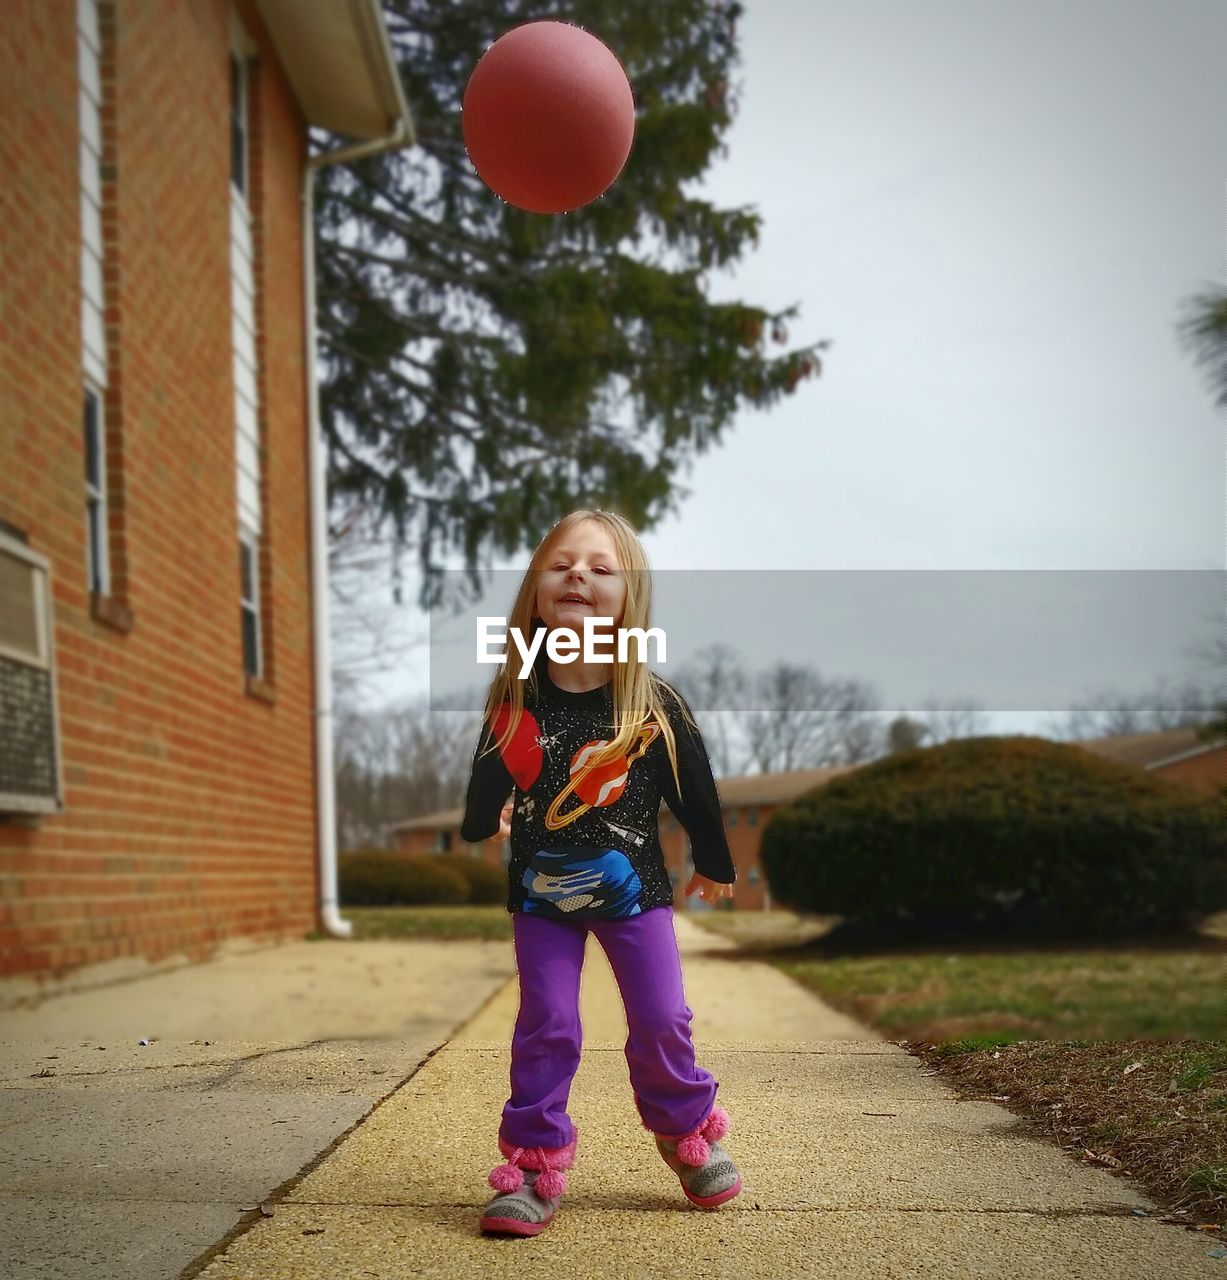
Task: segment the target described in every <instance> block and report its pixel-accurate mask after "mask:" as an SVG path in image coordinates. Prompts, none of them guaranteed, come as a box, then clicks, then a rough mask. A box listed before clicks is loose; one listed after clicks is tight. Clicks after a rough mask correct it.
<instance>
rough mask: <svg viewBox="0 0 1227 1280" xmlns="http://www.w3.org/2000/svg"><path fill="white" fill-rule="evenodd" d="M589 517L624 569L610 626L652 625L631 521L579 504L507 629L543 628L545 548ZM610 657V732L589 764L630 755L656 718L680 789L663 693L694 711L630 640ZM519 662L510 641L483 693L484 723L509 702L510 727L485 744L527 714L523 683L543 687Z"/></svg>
mask: <svg viewBox="0 0 1227 1280" xmlns="http://www.w3.org/2000/svg"><path fill="white" fill-rule="evenodd" d="M589 520H591V521H594V522H595V523H597V524H599V525H602V526H603V527H604V528H605V529H606V530H607V531H608V533H609V535H610V537H611V538H612V540H613V544H614V547H615V549H616V551H617V555H618V568H619V569H620V570H621V571H622V572H623V573H624V574H625V575H626V602H625V604H624V606H623V610H622V617H621V618H615V619H614V627H615V630H616V628H618V627H642V628H643V629H644V630H645V631H646V630H647V628H648V627H649V626H650V625H651V613H652V571H651V569H650V568H649V567H648V558H647V555H646V554H645V553H644V550H643V545H642V544H641V543H640V541H639V536H638V534H636V532H635V530H634V528H633V527H632V526H631V524H630V522H629V521H628V520H627V519H626V518H625V517H624V516H622V515H620V514H618V513H617V512H615V511H604V510H602V509H600V508H596V509H592V508H588V507H580V508H578V509H577V510H575V511H571V512H569V513H568V514H567V515H565V516H563V517H562V518H561V519H560V520H556V521H555V522H554V524H553V526H552V527H551V528H550V531H549V532H548V533H547V534H546V535H545V537H544V538H542V539H541V542H540V543H539V544H538V546H537V549H536V551H534V552H533V555H532V559H531V560H530V561H529V565H528V569H527V571H526V572H525V574H524V578H523V580H522V581H521V583H520V586H519V589H518V590H517V592H516V598H515V603H514V604H513V605H512V607H511V613H510V615H509V617H508V619H507V625H508V628H509V629H510V628H512V627H518V628H519V631H520V634H521V635H522V636H524V637H526V638H527V639H528V640H531V638H532V635H533V632H534V630H536V629H537V628H538V627H539V626H544V622H543V621H542V619H541V618H540V617H539V616H538V615H537V612H536V599H537V585H538V583H539V581H540V576H539V575H540V574H541V573H542V572H543V571H544V569H545V568H546V567H547V565H548V563H549V558H550V554H551V552H552V550H553V548H554V545H555V544H556V543H557V542H558V540H559V539H560V538H562V537H564V536H565V535H566V534H568V533H570V532H571V530H572V529H574V528H575V527H576V525H579V524H583V523H584V522H586V521H589ZM613 659H614V661H613V678H612V680H611V681H610V693H611V697H612V701H613V724H614V726H615V736H614V737H613V739H612V740H611V741H610V743H609V745H608V746H607V747H606V748H604V750H602V751H601V752H600V753H599V755H597V756H594V757H593V758H592V763H594V764H607V763H609V762H610V761H612V760H615V759H617V758H618V757H619V756H625V755H627V754H628V753H629V751H630V748H631V744H632V743H633V742H634V740H635V737H636V734H637V732H638V730H639V729H640V727H641V726H642V725H643V724H644V723H645V722H647V721H648V720H652V719H654V720H655V721H656V722H657V723H658V724H659V725H660V730H661V735H662V737H663V738H664V740H665V750H666V751H667V752H668V755H669V763H670V766H671V767H672V769H673V781H674V785H675V786H676V787H677V789H678V794H679V795H680V794H681V783H680V780H679V778H678V772H677V743H676V741H675V739H674V734H673V728H672V726H671V725H670V723H669V717H668V715H667V714H666V713H665V701H664V700H665V697H668V698H669V699H670V701H671V702H672V704H673V705H674V706H675V707H676V708H677V710H678V711H679V712H680V714H681V715H682V716H683V717H684V718H685V720H686V721H687V722H689V723H690V724H691V725H693V726H694V727H695V728H696V730H697V728H698V726H697V725H695V721H694V717H693V716H692V715H691V714H690V710H689V708H688V707H687V706H686V704H685V702H683V701H682V700H681V698H680V697H679V695H678V694H677V692H676V691H675V690H674V689H673V688H672V687H671V686H670V685H668V684H667V683H666V682H665V681H664V680H663V679H661V677H659V676H657V675H656V673H655V672H653V671H652V670H651V668H649V667H647V666H646V665H644V663H642V662H640V661H639V658H638V655H637V653H636V646H635V645H630V646H629V647H628V649H627V659H626V661H625V662H619V661H618V655H617V651H616V649H615V651H614V653H613ZM546 661H548V658H547V657H546V655H545V651H544V646H543V647H542V649H541V650H539V651H538V653H537V664H538V665H539V664H540V663H543V662H546ZM523 667H524V659H523V658H522V657H521V655H520V651H519V649H518V648H517V647H516V646H515V645H514V644H513V645H510V646H509V652H508V655H507V661H506V662H505V663H503V664H502V665H501V666H500V667H499V668H498V671H497V673H496V674H495V676H494V679H493V680H491V682H490V689H489V692H488V694H487V695H486V705H485V710H484V712H483V724H484V725H485V726H486V727H487V728H489V727H490V726H492V725H493V723H494V718H495V715H496V714H497V712H498V709H499V708H500V707H501V706H502V704H503V703H504V702H510V704H511V710H510V715H509V717H508V722H507V725H506V727H505V728H504V730H503V733H502V735H501V736H500V737H499V739H498V741H497V743H495V744H493V745H492V746H491V747H490V748H489V749H490V750H495V749H496V748H497V749H500V750H501V748H502V747H503V746H504V745H505V744H506V743H508V742H510V741H511V738H512V736H513V735H514V734H515V731H516V726H517V725H518V724H519V723H520V717H521V715H523V712H524V686H525V684H526V683H527V682H532V684H533V693H534V695H537V694H539V693H540V689H541V681H540V678H539V673H538V668H537V666H534V667H533V669H532V670H531V671H530V672H529V674H528V676H527V677H526V678H525V679H524V680H521V679H520V671H521V670H523Z"/></svg>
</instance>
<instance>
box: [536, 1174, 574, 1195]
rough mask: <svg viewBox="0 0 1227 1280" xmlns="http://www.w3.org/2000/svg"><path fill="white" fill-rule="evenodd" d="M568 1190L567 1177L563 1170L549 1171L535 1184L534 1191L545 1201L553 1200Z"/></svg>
mask: <svg viewBox="0 0 1227 1280" xmlns="http://www.w3.org/2000/svg"><path fill="white" fill-rule="evenodd" d="M566 1189H567V1175H566V1174H565V1173H563V1171H562V1170H561V1169H547V1170H546V1171H545V1172H544V1173H542V1174H540V1175H539V1176H538V1178H537V1181H536V1182H535V1183H534V1184H533V1190H534V1191H536V1193H537V1194H538V1195H539V1196H541V1198H542V1199H544V1200H552V1199H553V1198H554V1197H555V1196H560V1195H562V1193H563V1192H564V1191H565V1190H566Z"/></svg>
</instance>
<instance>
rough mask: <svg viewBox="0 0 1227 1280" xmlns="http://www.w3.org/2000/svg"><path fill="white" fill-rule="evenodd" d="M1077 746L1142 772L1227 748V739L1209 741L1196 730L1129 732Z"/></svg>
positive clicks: (1088, 739) (1079, 740)
mask: <svg viewBox="0 0 1227 1280" xmlns="http://www.w3.org/2000/svg"><path fill="white" fill-rule="evenodd" d="M1073 745H1074V746H1075V747H1084V748H1085V749H1086V750H1087V751H1093V752H1094V753H1095V754H1096V755H1098V756H1107V757H1108V759H1110V760H1119V761H1120V762H1121V764H1132V765H1136V766H1137V767H1138V768H1139V769H1157V768H1159V767H1160V766H1161V765H1166V764H1175V763H1176V761H1177V760H1187V759H1190V758H1192V757H1193V756H1200V755H1205V754H1206V753H1207V752H1210V751H1222V750H1224V749H1225V748H1227V738H1214V739H1212V740H1210V741H1209V742H1207V741H1204V740H1203V739H1201V738H1199V737H1198V736H1197V730H1196V729H1162V730H1159V731H1157V732H1153V733H1125V734H1117V735H1116V736H1115V737H1111V738H1082V739H1077V740H1075V741H1074V743H1073Z"/></svg>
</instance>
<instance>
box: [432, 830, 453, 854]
mask: <svg viewBox="0 0 1227 1280" xmlns="http://www.w3.org/2000/svg"><path fill="white" fill-rule="evenodd" d="M451 849H452V833H451V832H450V831H440V832H438V833H436V835H435V852H436V853H450V852H451Z"/></svg>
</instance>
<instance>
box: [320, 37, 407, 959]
mask: <svg viewBox="0 0 1227 1280" xmlns="http://www.w3.org/2000/svg"><path fill="white" fill-rule="evenodd" d="M388 56H389V58H391V49H390V48H389V50H388ZM393 66H395V63H393ZM402 102H403V99H402ZM415 140H416V139H415V136H414V132H413V127H412V124H411V122H410V119H409V113H408V109H407V108H406V109H405V110H404V111H403V112H402V114H401V115H400V116H399V117H398V118H397V120H396V124H395V126H394V128H393V129H392V131H391V132H390V133H388V134H386V135H385V136H384V137H382V138H374V139H372V140H371V141H369V142H359V143H355V144H354V145H352V146H343V147H336V148H334V149H333V150H331V151H323V152H320V153H318V154H317V155H313V156H311V157H309V158H308V160H307V163H306V166H305V168H304V170H303V192H302V218H303V223H302V241H303V307H304V308H305V311H306V315H305V321H306V323H305V325H304V329H305V333H306V365H307V423H308V429H307V439H308V447H307V465H308V471H309V475H310V492H309V506H310V525H311V603H312V632H313V635H314V641H315V643H314V650H315V681H314V683H315V701H316V706H315V785H316V821H317V824H318V830H317V854H318V858H319V877H318V884H319V909H318V916H319V922H320V924H321V926H322V927H323V930H324V932H325V933H326V934H328V935H329V936H330V937H333V938H349V937H351V936H352V935H353V931H354V926H353V922H352V921H350V920H343V919H342V918H341V913H340V901H339V896H338V890H337V802H336V772H335V765H334V763H333V751H332V734H333V712H332V641H331V635H330V633H329V617H328V614H329V609H328V486H327V477H326V468H327V459H326V458H325V456H324V446H323V441H322V440H321V438H320V408H319V379H318V376H317V373H316V357H317V354H318V343H317V332H316V321H315V175H316V172H317V171H318V170H320V169H323V168H324V167H325V166H327V165H332V164H343V163H345V162H347V161H350V160H358V159H361V158H362V157H364V156H372V155H378V154H379V153H380V152H383V151H393V150H397V149H398V148H400V147H406V146H410V145H412V144H413V142H414V141H415Z"/></svg>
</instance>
